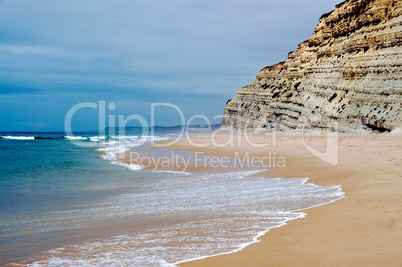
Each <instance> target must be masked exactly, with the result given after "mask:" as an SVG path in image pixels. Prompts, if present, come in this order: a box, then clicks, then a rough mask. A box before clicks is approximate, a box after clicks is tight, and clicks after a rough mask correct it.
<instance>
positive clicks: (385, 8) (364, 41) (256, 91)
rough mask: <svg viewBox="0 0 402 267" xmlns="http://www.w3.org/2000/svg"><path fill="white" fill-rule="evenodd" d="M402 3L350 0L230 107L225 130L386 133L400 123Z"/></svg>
mask: <svg viewBox="0 0 402 267" xmlns="http://www.w3.org/2000/svg"><path fill="white" fill-rule="evenodd" d="M401 45H402V1H397V0H348V1H345V2H343V3H341V4H339V5H337V6H336V9H335V10H334V11H332V12H330V13H327V14H324V15H323V16H322V17H321V18H320V23H319V24H318V26H317V27H316V28H315V30H314V34H313V36H312V37H311V38H310V39H309V40H307V41H305V42H303V43H301V44H299V45H298V47H297V50H296V51H295V52H291V53H289V55H288V60H287V61H285V62H282V63H279V64H276V65H273V66H270V67H265V68H263V69H262V70H261V71H260V72H259V73H258V75H257V77H256V79H255V80H254V81H253V82H252V84H250V85H248V86H245V87H243V88H241V89H240V90H239V91H238V92H237V93H236V95H235V97H234V98H233V99H231V100H229V101H228V103H227V105H226V108H225V112H224V120H223V124H222V127H221V128H222V129H228V128H230V127H234V128H247V129H251V130H253V131H269V130H270V129H272V128H273V127H275V129H278V130H280V131H285V132H289V131H295V130H299V129H306V130H312V131H316V130H328V129H329V130H339V131H340V132H352V133H353V132H369V131H380V132H384V131H385V132H386V131H391V130H393V129H396V128H398V127H401V123H402V110H401V109H402V46H401Z"/></svg>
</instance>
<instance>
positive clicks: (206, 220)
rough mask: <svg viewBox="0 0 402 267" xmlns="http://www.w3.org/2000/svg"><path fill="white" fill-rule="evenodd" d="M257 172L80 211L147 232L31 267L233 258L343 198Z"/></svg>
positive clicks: (169, 185)
mask: <svg viewBox="0 0 402 267" xmlns="http://www.w3.org/2000/svg"><path fill="white" fill-rule="evenodd" d="M258 172H259V171H258V170H256V171H241V172H231V173H218V174H217V173H215V174H193V175H191V176H188V175H186V176H183V174H176V173H170V174H168V173H166V174H163V175H166V176H164V178H163V179H160V180H155V181H153V182H152V183H147V184H144V185H142V186H140V188H137V189H138V190H137V191H136V192H135V193H129V194H122V195H118V196H115V197H114V198H112V199H109V200H108V201H105V202H104V203H100V204H99V205H98V206H96V207H95V206H94V207H92V208H91V209H90V210H85V211H82V213H83V214H85V216H87V217H88V218H97V217H99V218H100V217H102V218H105V219H110V220H117V221H121V220H125V219H129V220H130V224H131V225H136V224H138V225H141V226H144V225H146V226H147V227H146V228H145V229H144V228H141V230H138V231H136V232H129V233H126V234H123V235H118V236H115V237H112V238H108V239H103V240H101V239H99V240H95V241H88V242H83V243H80V244H75V245H72V246H69V247H64V248H58V249H54V250H52V251H49V252H48V253H47V255H46V257H45V258H42V259H40V260H38V261H37V262H35V263H33V264H32V265H31V266H38V265H40V264H45V265H129V266H172V265H174V264H178V263H182V262H185V261H189V260H194V259H200V258H205V257H210V256H212V255H219V254H227V253H233V252H236V251H239V250H241V249H243V248H244V247H246V246H248V245H250V244H252V243H255V242H258V237H260V236H261V235H263V234H265V233H266V232H267V231H269V230H270V229H272V228H276V227H280V226H283V225H285V224H286V222H287V221H289V220H295V219H298V218H303V217H304V216H306V214H305V213H304V212H302V211H301V210H303V209H308V208H311V207H315V206H320V205H324V204H326V203H330V202H333V201H336V200H339V199H341V198H343V195H344V193H343V192H342V191H341V188H340V186H317V185H314V184H311V183H306V182H307V180H308V179H307V178H295V179H279V178H270V179H268V178H262V177H255V175H256V174H257V173H258ZM160 175H162V174H160ZM72 219H73V218H72ZM74 220H75V221H79V219H78V218H75V219H74ZM156 222H161V223H156Z"/></svg>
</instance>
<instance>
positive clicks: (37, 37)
mask: <svg viewBox="0 0 402 267" xmlns="http://www.w3.org/2000/svg"><path fill="white" fill-rule="evenodd" d="M338 2H340V0H336V1H334V0H325V1H324V0H303V1H300V0H230V1H229V0H214V1H210V0H168V1H166V0H165V1H161V0H148V1H145V0H142V1H139V0H131V1H129V0H125V1H121V0H114V1H105V0H96V1H95V0H86V1H82V0H60V1H52V0H47V1H44V0H35V1H32V0H0V131H63V130H64V120H65V116H66V114H67V112H68V111H69V109H70V108H71V107H73V106H74V105H76V104H79V103H82V102H93V103H99V101H106V105H108V104H109V103H115V106H116V108H115V110H113V111H110V110H107V114H106V115H107V116H109V115H110V116H113V115H118V114H122V115H125V116H128V115H131V114H138V115H140V116H143V117H144V118H145V119H146V120H150V111H151V106H150V105H151V103H156V102H167V103H172V104H174V105H177V106H178V107H179V108H180V109H182V110H183V112H184V115H185V119H186V120H188V119H189V118H190V117H191V116H192V115H195V114H202V115H205V116H207V117H209V118H212V117H213V116H215V115H219V114H222V113H223V110H224V107H225V103H226V101H227V100H228V99H230V98H232V97H233V95H234V94H235V92H236V91H237V89H238V88H240V87H242V86H244V85H247V84H249V83H251V82H252V80H253V79H254V77H255V75H256V74H257V73H258V71H259V70H260V69H261V68H263V67H265V66H267V65H272V64H275V63H277V62H280V61H283V60H285V59H286V58H287V53H288V52H290V51H292V50H295V49H296V47H297V44H298V43H300V42H302V41H304V40H306V39H308V38H309V37H310V36H311V34H312V33H313V29H314V27H315V26H316V25H317V24H318V18H319V17H320V16H321V15H322V14H323V13H326V12H328V11H330V10H332V9H333V8H334V6H335V4H337V3H338ZM97 114H98V110H95V109H90V108H86V109H82V110H79V111H78V112H77V113H76V114H75V116H74V117H73V130H75V131H83V130H90V129H97V128H98V115H97ZM155 114H156V123H157V124H159V125H175V124H179V123H180V121H179V118H180V117H179V115H178V113H177V111H175V110H173V109H172V108H168V107H160V108H158V109H156V110H155Z"/></svg>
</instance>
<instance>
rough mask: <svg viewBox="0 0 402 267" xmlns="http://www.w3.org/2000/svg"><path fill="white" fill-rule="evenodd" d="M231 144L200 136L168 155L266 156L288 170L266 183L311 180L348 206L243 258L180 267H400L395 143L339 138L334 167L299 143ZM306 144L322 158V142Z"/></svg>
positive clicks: (274, 236)
mask: <svg viewBox="0 0 402 267" xmlns="http://www.w3.org/2000/svg"><path fill="white" fill-rule="evenodd" d="M228 138H229V137H228V135H218V136H215V137H213V138H212V137H211V136H208V135H205V136H198V137H193V138H192V139H191V140H190V142H189V141H188V140H185V139H182V140H180V141H179V142H178V143H176V144H174V145H171V146H170V148H172V149H174V150H188V151H192V152H204V153H205V154H207V155H216V156H221V157H222V156H231V157H234V156H235V154H236V153H243V154H245V153H250V155H251V156H259V157H263V156H266V155H267V153H269V151H271V153H275V155H276V157H281V156H283V157H284V158H285V159H286V166H280V167H278V168H272V169H270V170H268V171H266V172H265V173H264V175H265V176H266V177H281V178H282V177H283V178H288V177H289V178H295V177H309V178H310V180H309V182H311V183H314V184H316V185H324V186H327V185H341V186H342V190H343V191H344V192H345V198H343V199H341V200H339V201H336V202H334V203H330V204H327V205H324V206H320V207H315V208H312V209H309V210H305V211H304V212H306V213H307V214H308V215H307V217H306V218H303V219H298V220H295V221H290V222H289V223H288V224H287V225H285V226H283V227H280V228H276V229H273V230H271V231H269V232H268V233H267V234H266V235H264V236H263V237H261V238H260V242H258V243H255V244H252V245H250V246H248V247H246V248H244V249H243V250H241V251H240V252H237V253H232V254H228V255H220V256H215V257H210V258H206V259H202V260H198V261H192V262H187V263H183V264H181V265H180V266H340V265H342V266H380V265H381V266H384V265H385V266H401V265H402V246H401V240H402V227H401V190H402V182H401V178H402V177H401V176H402V168H401V153H402V152H401V151H402V143H401V136H400V135H399V136H398V135H395V136H392V135H376V134H372V135H340V136H339V139H337V140H339V142H338V144H339V146H337V147H339V151H337V150H336V149H332V148H330V149H329V150H328V151H331V153H333V154H334V155H332V156H333V157H336V155H335V154H339V162H338V164H337V165H336V166H332V165H330V164H328V163H326V162H324V161H322V160H321V159H319V158H317V157H315V156H313V155H312V154H311V153H310V152H309V151H308V150H307V149H306V147H305V145H303V143H302V138H301V136H299V135H290V134H278V135H277V136H276V138H274V137H273V136H270V135H264V136H262V135H258V136H257V135H253V136H250V140H251V142H254V143H255V144H263V143H265V144H266V145H265V146H263V147H255V145H252V144H251V145H250V144H249V143H248V142H247V140H245V138H238V137H236V138H233V140H232V141H231V142H228V140H229V139H228ZM328 138H329V139H328V140H333V139H335V138H336V137H335V136H329V137H328ZM304 140H305V142H306V144H308V145H310V146H311V147H313V148H315V149H317V150H318V151H321V152H325V144H326V142H327V137H326V136H325V135H309V136H305V137H304ZM165 143H166V142H165ZM225 143H226V145H224V146H223V145H221V144H225ZM332 143H333V144H336V142H335V143H334V142H332ZM163 144H164V143H163V142H162V143H159V144H157V146H163ZM194 144H203V147H198V145H194ZM259 146H260V145H259ZM261 146H262V145H261Z"/></svg>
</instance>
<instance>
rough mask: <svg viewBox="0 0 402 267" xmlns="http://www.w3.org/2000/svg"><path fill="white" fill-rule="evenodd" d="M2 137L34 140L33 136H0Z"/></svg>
mask: <svg viewBox="0 0 402 267" xmlns="http://www.w3.org/2000/svg"><path fill="white" fill-rule="evenodd" d="M0 137H1V138H2V139H8V140H35V136H11V135H8V136H0Z"/></svg>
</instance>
